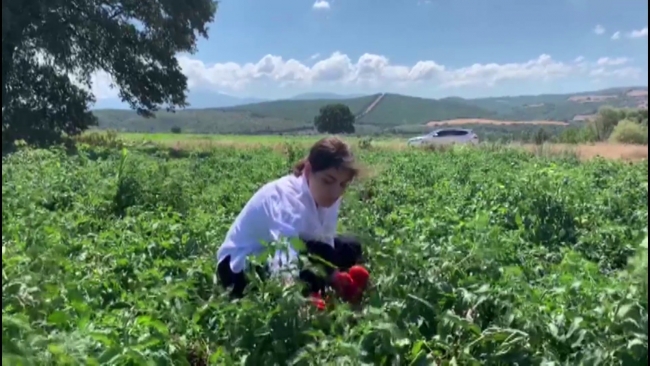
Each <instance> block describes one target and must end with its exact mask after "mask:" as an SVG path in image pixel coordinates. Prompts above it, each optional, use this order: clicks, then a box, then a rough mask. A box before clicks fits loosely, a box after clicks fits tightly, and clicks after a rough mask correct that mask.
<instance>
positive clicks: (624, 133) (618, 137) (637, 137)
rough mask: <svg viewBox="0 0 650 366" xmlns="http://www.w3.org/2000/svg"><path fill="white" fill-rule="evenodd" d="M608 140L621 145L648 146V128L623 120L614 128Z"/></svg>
mask: <svg viewBox="0 0 650 366" xmlns="http://www.w3.org/2000/svg"><path fill="white" fill-rule="evenodd" d="M609 139H610V140H611V141H613V142H618V143H623V144H638V145H647V144H648V128H647V127H644V126H642V125H641V124H639V123H637V122H635V121H631V120H629V119H624V120H622V121H620V122H618V124H617V125H616V127H614V130H613V131H612V134H611V135H610V137H609Z"/></svg>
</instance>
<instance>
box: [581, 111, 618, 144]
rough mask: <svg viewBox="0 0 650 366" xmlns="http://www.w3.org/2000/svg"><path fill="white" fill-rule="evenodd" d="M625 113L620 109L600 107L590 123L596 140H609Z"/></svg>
mask: <svg viewBox="0 0 650 366" xmlns="http://www.w3.org/2000/svg"><path fill="white" fill-rule="evenodd" d="M625 117H626V113H625V111H624V110H622V109H617V108H612V107H609V106H607V107H601V108H600V109H599V110H598V114H597V115H596V118H594V119H593V120H591V121H590V124H591V126H592V128H593V129H594V130H595V132H596V135H597V136H598V140H601V141H604V140H607V139H608V138H609V136H610V135H611V134H612V131H614V128H615V127H616V125H617V124H618V122H619V121H621V120H622V119H625Z"/></svg>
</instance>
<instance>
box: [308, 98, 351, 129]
mask: <svg viewBox="0 0 650 366" xmlns="http://www.w3.org/2000/svg"><path fill="white" fill-rule="evenodd" d="M314 126H315V127H316V130H317V131H318V132H320V133H354V114H352V111H350V108H349V107H348V106H347V105H345V104H342V103H335V104H328V105H326V106H323V107H322V108H321V109H320V113H319V114H318V116H316V117H315V118H314Z"/></svg>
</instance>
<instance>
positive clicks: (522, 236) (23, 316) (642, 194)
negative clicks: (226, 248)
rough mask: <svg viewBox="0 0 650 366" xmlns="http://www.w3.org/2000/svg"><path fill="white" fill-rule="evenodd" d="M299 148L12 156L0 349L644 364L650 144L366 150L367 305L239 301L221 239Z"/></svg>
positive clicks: (359, 219) (47, 359)
mask: <svg viewBox="0 0 650 366" xmlns="http://www.w3.org/2000/svg"><path fill="white" fill-rule="evenodd" d="M151 138H152V139H155V140H158V141H167V140H168V136H164V135H158V136H151ZM247 141H248V140H247ZM260 141H261V142H263V143H268V142H269V141H270V140H269V139H267V138H263V139H261V140H260ZM289 146H291V148H287V149H284V150H278V149H273V148H272V146H270V145H268V144H267V145H264V144H262V145H260V146H257V147H256V148H252V147H250V146H249V147H244V146H239V148H237V149H235V148H231V147H222V148H213V149H212V150H210V151H209V154H202V155H195V156H190V157H187V158H173V156H172V155H170V153H169V152H168V151H167V150H161V151H158V152H156V151H149V152H143V151H140V150H137V149H136V148H134V147H132V148H129V149H108V148H87V147H83V146H81V148H80V150H79V151H78V152H76V153H75V154H69V153H66V151H63V150H23V151H19V152H17V153H15V154H13V155H11V156H9V157H6V158H4V159H3V162H2V183H3V184H2V216H3V220H2V223H3V228H2V229H3V230H2V242H3V243H2V244H3V247H2V264H3V273H2V275H3V278H2V297H3V302H2V357H3V362H7V364H8V365H206V364H210V365H236V364H237V365H251V366H252V365H284V364H294V365H332V366H334V365H362V364H365V365H369V364H373V365H514V364H518V365H647V364H648V341H647V335H648V330H647V325H648V315H647V314H648V313H647V302H648V301H647V222H648V190H647V182H648V165H647V160H646V161H644V162H639V163H627V162H620V161H615V160H614V161H609V160H602V159H597V160H591V161H589V162H584V163H583V162H579V161H578V159H576V158H575V156H573V157H572V156H564V157H562V158H560V157H549V156H546V155H536V154H531V153H528V152H525V151H521V150H517V149H507V148H504V147H499V146H488V147H484V148H481V149H453V150H448V151H400V150H392V149H361V150H359V151H358V154H359V156H360V159H361V160H362V161H363V162H364V163H366V164H367V165H368V166H370V167H377V168H378V169H377V171H378V172H379V173H378V174H377V175H376V176H374V177H373V178H372V179H369V180H366V181H362V182H358V183H357V184H356V185H354V186H353V187H352V189H351V191H350V192H349V193H348V194H347V196H346V198H345V201H344V204H343V207H342V211H341V218H340V231H347V232H354V233H357V234H358V235H360V236H361V237H363V238H365V240H364V245H365V248H366V249H365V250H366V251H367V253H368V257H369V264H368V267H369V270H370V272H371V275H372V281H373V283H374V289H373V290H372V291H370V293H369V294H368V296H367V298H366V299H365V300H364V306H363V309H362V310H361V311H358V312H353V311H351V310H350V309H348V307H347V306H345V305H344V304H335V305H336V306H335V308H334V309H332V310H330V311H327V312H322V313H321V312H318V311H317V310H315V309H314V308H313V307H312V306H311V305H309V304H308V303H307V302H306V300H305V299H302V298H300V296H299V295H298V289H297V288H295V287H292V286H285V287H283V285H281V284H280V283H278V282H276V281H268V282H266V283H264V284H262V285H261V286H262V287H261V291H260V292H259V293H257V294H251V295H250V296H249V297H247V298H246V299H244V300H242V301H241V302H238V303H231V302H229V301H228V300H227V299H226V298H225V296H224V294H223V292H222V291H221V290H220V288H218V287H217V286H215V285H214V283H213V273H214V270H215V261H214V258H215V251H216V249H217V247H218V245H219V244H220V242H221V240H222V239H223V237H224V235H225V233H226V231H227V230H228V226H229V224H230V223H231V222H232V220H233V219H234V217H235V216H236V215H237V213H238V211H239V210H240V209H241V207H242V206H243V205H244V204H245V202H246V201H247V200H248V199H249V197H250V196H251V194H252V193H253V192H254V191H255V190H256V189H258V188H259V187H260V186H261V185H262V184H264V182H266V181H268V180H270V179H274V178H276V177H279V176H281V175H283V174H286V173H287V172H288V171H289V169H290V167H291V165H292V164H293V163H294V162H295V161H296V160H297V159H298V158H299V157H301V156H302V155H303V154H304V153H305V151H304V149H303V148H302V147H301V145H300V144H294V145H289ZM644 238H646V245H645V251H643V249H642V247H640V244H641V242H642V240H643V239H644ZM635 256H636V257H635ZM630 258H637V260H635V261H633V262H628V261H629V260H630ZM643 258H645V262H643ZM352 320H354V321H352Z"/></svg>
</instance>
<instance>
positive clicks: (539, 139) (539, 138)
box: [534, 127, 551, 145]
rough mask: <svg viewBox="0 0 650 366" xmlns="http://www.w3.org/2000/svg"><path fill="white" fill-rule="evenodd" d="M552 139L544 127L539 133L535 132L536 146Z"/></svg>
mask: <svg viewBox="0 0 650 366" xmlns="http://www.w3.org/2000/svg"><path fill="white" fill-rule="evenodd" d="M550 138H551V135H550V134H549V133H548V132H546V130H545V129H544V127H540V128H539V129H538V130H537V132H535V137H534V139H535V144H536V145H542V144H544V143H545V142H547V141H548V140H549V139H550Z"/></svg>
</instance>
